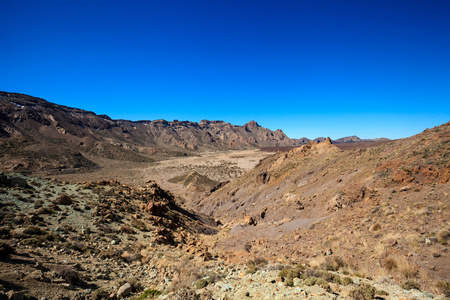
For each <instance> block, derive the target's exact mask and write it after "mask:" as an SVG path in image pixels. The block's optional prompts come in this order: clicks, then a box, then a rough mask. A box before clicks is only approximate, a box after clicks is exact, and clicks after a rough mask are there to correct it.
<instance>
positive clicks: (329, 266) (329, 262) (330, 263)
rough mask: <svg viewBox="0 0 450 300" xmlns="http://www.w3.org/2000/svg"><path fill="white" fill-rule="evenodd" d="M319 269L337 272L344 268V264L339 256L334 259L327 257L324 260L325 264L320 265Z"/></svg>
mask: <svg viewBox="0 0 450 300" xmlns="http://www.w3.org/2000/svg"><path fill="white" fill-rule="evenodd" d="M321 267H322V268H323V269H325V270H327V271H337V270H339V269H340V268H343V267H345V262H344V260H343V259H342V258H340V257H339V256H335V257H329V256H328V257H327V258H325V262H323V263H322V264H321Z"/></svg>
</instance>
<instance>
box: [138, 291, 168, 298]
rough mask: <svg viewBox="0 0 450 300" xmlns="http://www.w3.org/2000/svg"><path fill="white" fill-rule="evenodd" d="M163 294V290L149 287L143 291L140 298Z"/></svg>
mask: <svg viewBox="0 0 450 300" xmlns="http://www.w3.org/2000/svg"><path fill="white" fill-rule="evenodd" d="M161 294H162V292H161V291H158V290H153V289H148V290H146V291H145V292H143V293H142V294H141V295H140V296H139V298H138V300H144V299H148V298H155V297H158V296H159V295H161Z"/></svg>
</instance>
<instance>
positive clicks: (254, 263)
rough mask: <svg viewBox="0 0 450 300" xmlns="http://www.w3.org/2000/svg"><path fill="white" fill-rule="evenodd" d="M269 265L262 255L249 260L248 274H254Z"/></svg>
mask: <svg viewBox="0 0 450 300" xmlns="http://www.w3.org/2000/svg"><path fill="white" fill-rule="evenodd" d="M265 265H267V260H265V259H264V258H261V257H255V258H254V259H252V260H249V261H248V262H247V272H246V273H247V274H254V273H256V271H257V270H259V269H260V268H261V267H264V266H265Z"/></svg>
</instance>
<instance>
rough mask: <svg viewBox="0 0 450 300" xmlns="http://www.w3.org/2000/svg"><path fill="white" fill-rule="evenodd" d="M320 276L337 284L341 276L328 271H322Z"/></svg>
mask: <svg viewBox="0 0 450 300" xmlns="http://www.w3.org/2000/svg"><path fill="white" fill-rule="evenodd" d="M322 278H323V279H325V280H326V281H328V282H334V283H337V284H340V283H341V277H340V276H339V275H336V274H333V273H329V272H324V273H323V274H322Z"/></svg>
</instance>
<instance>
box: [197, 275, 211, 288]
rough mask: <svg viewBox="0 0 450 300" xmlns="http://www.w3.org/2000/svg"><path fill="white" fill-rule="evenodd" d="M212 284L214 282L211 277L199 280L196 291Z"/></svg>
mask: <svg viewBox="0 0 450 300" xmlns="http://www.w3.org/2000/svg"><path fill="white" fill-rule="evenodd" d="M210 283H212V280H211V279H210V278H209V277H207V278H202V279H199V280H197V281H196V282H195V289H196V290H198V289H202V288H204V287H206V286H207V285H208V284H210Z"/></svg>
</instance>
